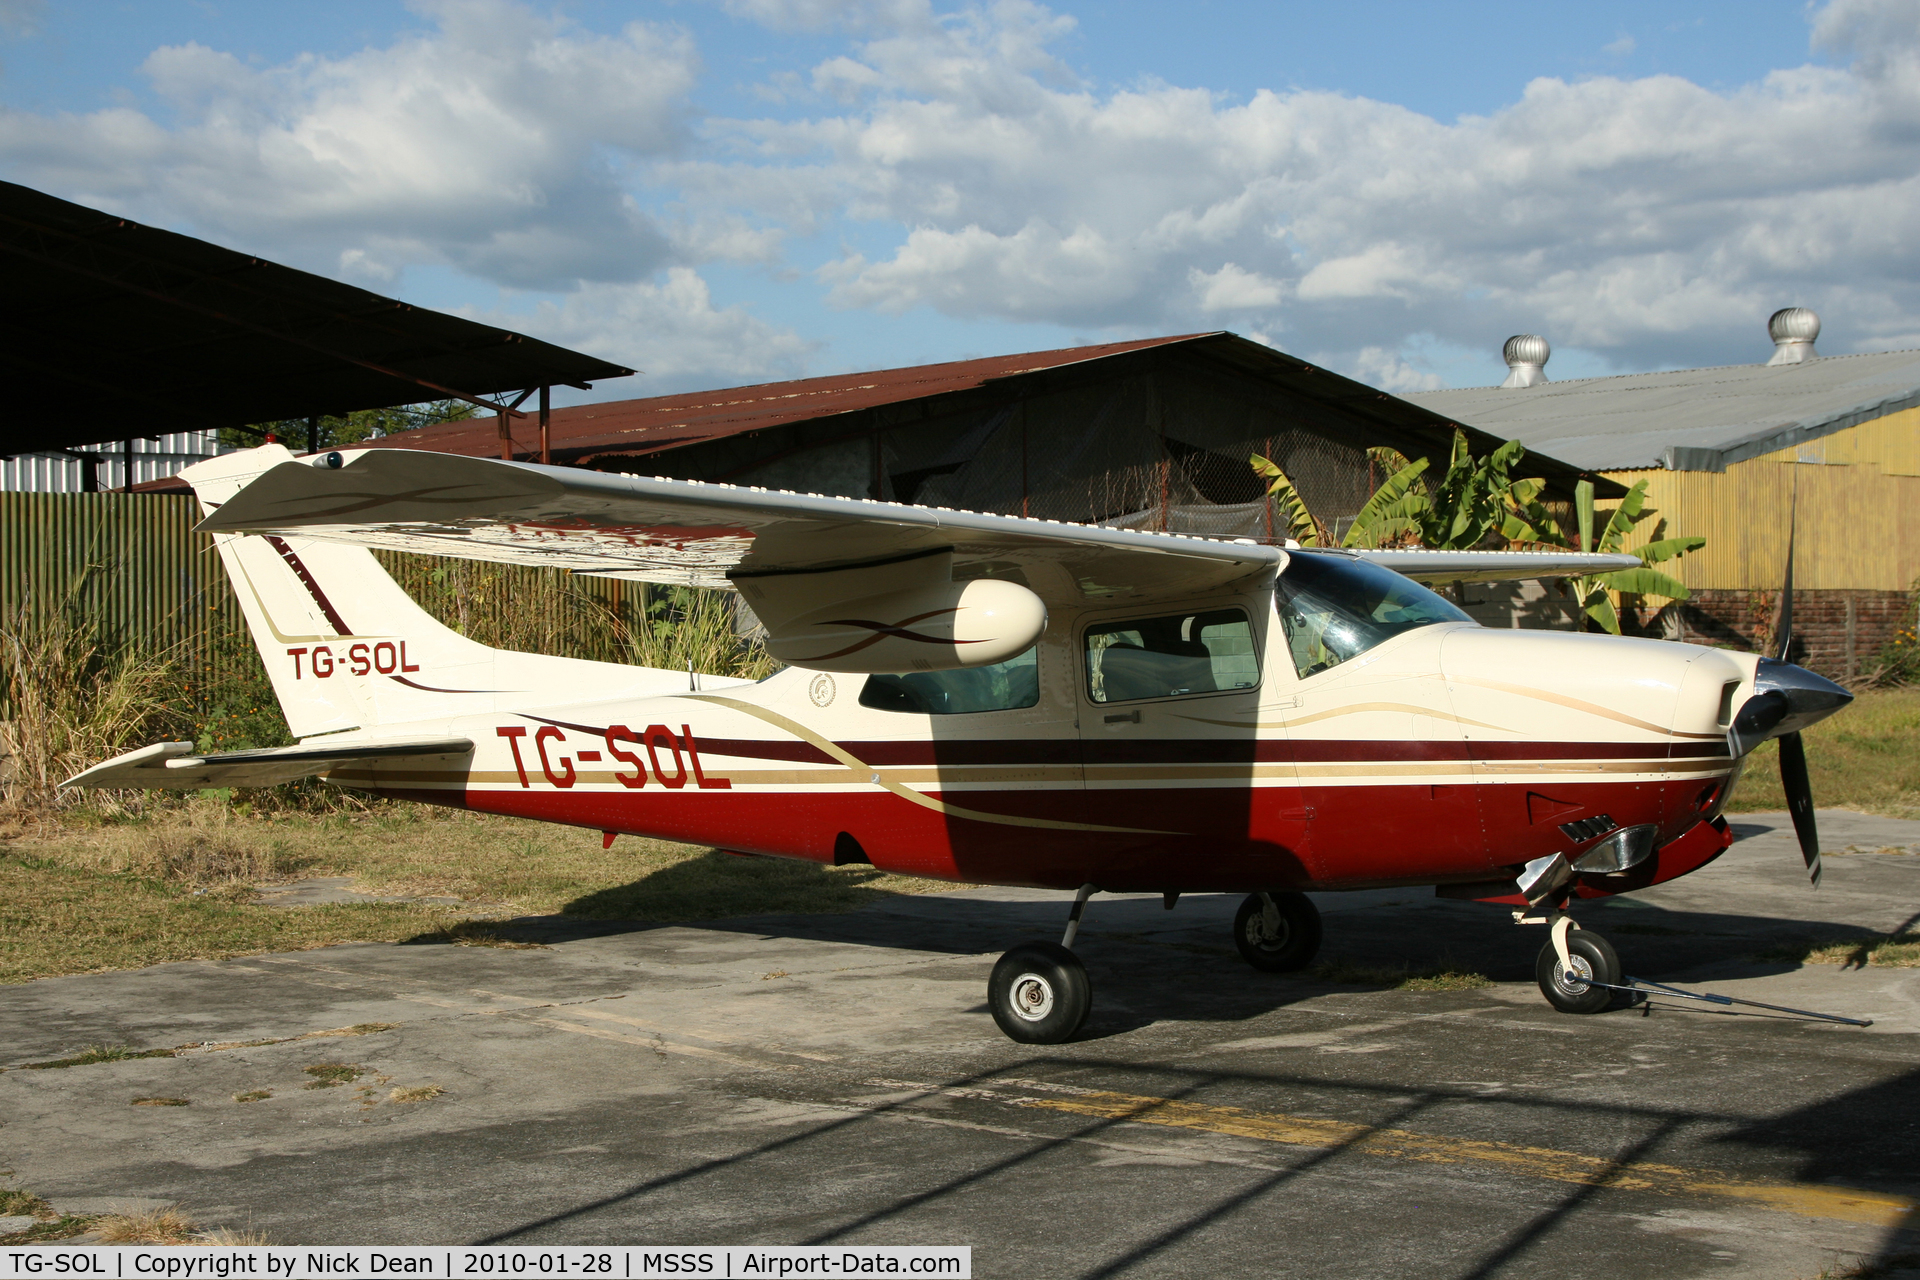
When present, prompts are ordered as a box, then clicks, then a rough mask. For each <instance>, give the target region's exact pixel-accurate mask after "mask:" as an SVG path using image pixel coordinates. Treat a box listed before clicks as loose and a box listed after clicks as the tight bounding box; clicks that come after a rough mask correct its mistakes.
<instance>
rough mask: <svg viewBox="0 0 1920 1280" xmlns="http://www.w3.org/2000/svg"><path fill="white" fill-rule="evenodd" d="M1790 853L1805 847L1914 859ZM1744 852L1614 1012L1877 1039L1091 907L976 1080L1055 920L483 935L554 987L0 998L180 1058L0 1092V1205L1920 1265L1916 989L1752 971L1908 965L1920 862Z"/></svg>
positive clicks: (387, 967) (1692, 903)
mask: <svg viewBox="0 0 1920 1280" xmlns="http://www.w3.org/2000/svg"><path fill="white" fill-rule="evenodd" d="M1821 823H1822V834H1823V836H1824V841H1823V843H1824V844H1825V845H1826V847H1827V848H1829V849H1844V848H1847V847H1848V846H1854V847H1856V848H1874V849H1878V848H1884V847H1905V846H1910V845H1916V844H1920V823H1896V822H1891V821H1889V820H1885V819H1876V818H1867V817H1863V816H1861V815H1849V814H1844V813H1838V812H1829V813H1824V814H1822V815H1821ZM1736 828H1737V830H1738V831H1739V832H1740V834H1741V835H1742V836H1743V839H1742V841H1741V842H1740V843H1739V844H1737V845H1736V846H1735V847H1734V848H1733V849H1732V850H1730V851H1729V852H1728V854H1727V855H1725V856H1724V857H1723V858H1721V859H1720V861H1719V862H1717V863H1716V864H1714V865H1713V866H1711V867H1709V868H1707V869H1706V870H1704V871H1702V872H1700V873H1698V874H1696V875H1694V876H1691V877H1688V878H1686V879H1684V880H1681V881H1678V882H1676V883H1675V884H1673V885H1670V886H1663V887H1661V888H1657V889H1653V890H1649V891H1646V892H1643V893H1640V894H1636V895H1633V896H1632V897H1631V898H1630V899H1620V900H1615V901H1610V902H1607V903H1604V904H1598V905H1594V904H1586V905H1583V906H1582V907H1580V908H1578V911H1577V913H1578V914H1579V916H1580V918H1581V919H1582V921H1583V922H1584V923H1585V924H1586V925H1587V926H1588V927H1590V928H1593V929H1596V930H1598V931H1599V932H1601V933H1603V934H1605V935H1607V936H1608V937H1609V938H1610V940H1611V941H1613V943H1614V944H1615V945H1616V947H1617V948H1618V949H1619V950H1620V952H1621V955H1622V958H1623V960H1624V961H1625V964H1626V968H1627V970H1628V972H1630V973H1634V974H1638V975H1640V976H1642V977H1647V978H1653V979H1656V980H1661V981H1672V982H1678V983H1682V984H1687V983H1693V984H1696V985H1699V986H1700V987H1702V988H1703V989H1707V990H1713V991H1718V992H1722V993H1725V994H1729V995H1738V996H1745V997H1748V998H1752V999H1758V1000H1766V1001H1770V1002H1773V1003H1778V1004H1788V1005H1800V1006H1803V1007H1807V1008H1812V1009H1818V1010H1821V1011H1824V1012H1833V1013H1841V1014H1847V1015H1849V1016H1857V1017H1871V1018H1873V1019H1874V1020H1875V1025H1874V1026H1873V1027H1872V1028H1871V1029H1869V1030H1866V1031H1860V1030H1855V1029H1851V1028H1842V1027H1835V1026H1832V1025H1822V1024H1815V1023H1808V1022H1803V1021H1797V1020H1794V1019H1790V1018H1784V1017H1775V1016H1770V1015H1762V1014H1758V1013H1757V1012H1752V1011H1749V1012H1736V1013H1729V1012H1726V1011H1724V1010H1716V1009H1711V1008H1708V1007H1705V1006H1697V1005H1689V1004H1686V1003H1684V1002H1679V1001H1671V1000H1665V999H1656V1000H1654V1001H1652V1002H1650V1003H1648V1004H1646V1005H1642V1006H1639V1007H1631V1008H1629V1007H1622V1008H1617V1009H1615V1010H1614V1011H1612V1012H1608V1013H1604V1014H1599V1015H1595V1016H1590V1017H1574V1016H1569V1015H1563V1014H1557V1013H1555V1012H1553V1011H1552V1010H1551V1009H1550V1008H1548V1006H1547V1005H1546V1004H1545V1002H1544V1001H1543V1000H1542V999H1541V998H1540V996H1539V994H1538V992H1537V990H1536V989H1535V987H1534V985H1533V981H1532V968H1533V962H1534V958H1535V955H1536V953H1537V952H1538V950H1539V948H1540V947H1541V946H1542V945H1543V944H1544V943H1545V940H1546V939H1545V931H1544V930H1542V929H1539V928H1519V927H1516V926H1514V925H1512V924H1510V923H1509V922H1508V917H1507V914H1506V913H1505V912H1504V911H1503V910H1501V909H1498V908H1490V907H1484V906H1480V905H1477V904H1470V903H1455V902H1447V901H1443V900H1439V899H1435V898H1433V897H1431V896H1430V893H1428V892H1422V891H1418V890H1405V891H1382V892H1376V893H1368V894H1351V895H1326V896H1322V897H1321V898H1320V905H1321V909H1322V911H1323V912H1325V913H1326V945H1325V948H1324V950H1323V953H1322V954H1323V956H1324V957H1326V958H1328V959H1330V960H1340V961H1346V962H1349V963H1350V964H1352V965H1365V966H1373V967H1386V968H1396V967H1401V966H1411V967H1413V968H1414V969H1416V970H1417V969H1420V968H1425V967H1429V966H1432V965H1434V964H1435V963H1441V964H1450V965H1452V966H1454V967H1456V968H1459V969H1462V970H1469V971H1478V972H1481V973H1485V974H1487V975H1489V976H1491V977H1492V978H1494V979H1495V980H1496V985H1494V986H1492V987H1489V988H1482V989H1478V990H1465V991H1434V992H1421V991H1411V990H1397V989H1390V988H1388V987H1386V985H1385V984H1384V983H1382V982H1375V983H1373V984H1371V985H1364V984H1334V983H1329V982H1325V981H1318V980H1314V979H1311V978H1305V977H1296V976H1275V975H1266V974H1260V973H1256V972H1254V971H1253V970H1251V969H1249V968H1247V967H1246V966H1245V965H1244V964H1243V963H1241V961H1240V960H1239V959H1238V958H1237V956H1236V955H1235V954H1234V953H1233V950H1232V943H1231V941H1230V938H1229V936H1228V926H1229V922H1230V920H1231V916H1232V912H1233V909H1234V907H1235V906H1236V905H1237V903H1236V902H1235V901H1234V900H1233V899H1230V898H1227V897H1208V896H1203V897H1195V898H1189V899H1185V900H1183V901H1182V902H1181V903H1180V904H1179V906H1178V908H1177V909H1176V910H1174V911H1172V912H1166V911H1163V910H1162V909H1161V906H1160V902H1159V900H1158V898H1156V897H1146V896H1128V897H1113V898H1109V897H1096V898H1095V899H1094V901H1093V903H1092V904H1091V906H1090V907H1089V909H1088V915H1087V923H1086V926H1085V928H1084V929H1083V931H1082V933H1081V935H1080V942H1079V944H1078V946H1077V950H1078V951H1079V952H1080V954H1081V955H1082V957H1083V958H1084V959H1085V960H1086V962H1087V964H1088V966H1089V969H1090V970H1091V972H1092V976H1093V981H1094V985H1095V1000H1096V1005H1095V1012H1094V1016H1093V1018H1092V1020H1091V1022H1090V1024H1089V1026H1088V1028H1087V1030H1086V1032H1085V1033H1083V1035H1082V1037H1081V1038H1080V1039H1078V1040H1077V1041H1075V1042H1074V1043H1072V1044H1068V1045H1062V1046H1054V1047H1025V1046H1019V1045H1015V1044H1012V1043H1010V1042H1008V1041H1006V1040H1004V1039H1002V1038H1001V1037H1000V1035H999V1033H998V1032H997V1031H996V1030H995V1028H994V1027H993V1024H992V1022H991V1021H990V1019H989V1018H988V1016H987V1014H986V1012H985V1008H984V1004H983V999H984V993H985V983H986V976H987V971H988V969H989V968H990V967H991V965H992V961H993V959H994V957H995V956H997V954H998V953H999V952H1000V951H1002V950H1004V949H1005V948H1006V947H1008V946H1010V945H1012V944H1014V943H1016V942H1020V941H1024V940H1027V939H1029V938H1034V937H1055V938H1057V937H1058V933H1059V928H1060V924H1061V922H1062V919H1063V917H1064V914H1065V906H1066V903H1065V900H1064V896H1063V895H1057V894H1041V893H1033V892H1026V891H1019V890H972V891H960V892H954V893H949V894H941V895H929V896H925V897H911V898H898V899H892V900H889V901H887V902H885V903H882V904H879V905H876V906H873V907H869V908H866V909H863V910H861V911H858V912H854V913H850V914H847V915H839V916H786V917H762V918H756V919H751V920H732V921H723V922H716V923H712V924H707V925H685V926H652V925H619V924H605V923H599V922H594V923H587V922H574V921H564V920H558V919H553V918H545V919H539V920H530V921H523V922H521V925H520V930H521V931H520V932H519V933H516V934H515V936H518V937H524V938H526V939H528V940H538V941H544V942H546V943H547V944H548V945H547V946H546V947H545V948H544V949H533V950H502V949H492V948H479V947H454V946H386V945H357V946H341V947H332V948H327V949H324V950H318V951H309V952H298V953H290V954H284V955H273V956H258V957H251V958H247V959H243V960H232V961H222V962H211V963H199V962H195V963H185V964H172V965H160V966H156V967H154V968H151V969H145V970H139V971H136V972H128V973H112V974H99V975H89V976H84V977H74V978H59V979H49V980H44V981H40V982H34V983H29V984H25V985H23V986H18V987H11V988H4V989H0V1044H4V1046H5V1049H4V1053H5V1056H6V1059H7V1061H8V1062H9V1063H12V1064H20V1063H28V1062H35V1061H44V1060H47V1059H52V1058H56V1057H59V1056H61V1055H63V1054H66V1053H70V1052H72V1051H74V1050H75V1049H78V1048H80V1047H82V1046H85V1045H88V1044H124V1045H128V1046H131V1047H134V1048H150V1047H167V1048H175V1047H180V1046H200V1047H198V1048H192V1049H186V1050H185V1051H183V1052H182V1053H181V1054H180V1055H179V1056H176V1057H173V1058H156V1059H137V1060H130V1061H121V1062H112V1063H101V1064H96V1065H90V1066H83V1067H73V1068H66V1069H60V1070H39V1071H30V1070H9V1071H6V1072H5V1073H4V1074H0V1154H3V1155H4V1162H3V1165H0V1167H7V1168H11V1169H12V1170H13V1171H14V1173H15V1175H16V1179H15V1180H16V1181H17V1183H18V1184H19V1185H24V1186H27V1187H30V1188H32V1189H33V1190H36V1191H38V1192H40V1193H41V1194H43V1195H45V1196H47V1197H48V1198H49V1199H50V1200H51V1201H52V1202H53V1203H54V1205H55V1207H56V1208H62V1209H68V1210H71V1211H76V1212H80V1211H98V1209H97V1206H102V1205H108V1204H124V1205H132V1206H149V1207H150V1206H152V1205H155V1204H162V1203H173V1202H179V1203H180V1204H182V1205H183V1206H185V1207H186V1208H187V1209H188V1210H189V1211H190V1212H191V1213H192V1214H193V1215H194V1216H195V1217H196V1218H197V1219H198V1220H199V1221H200V1223H201V1224H202V1225H203V1226H214V1225H226V1226H233V1227H237V1228H241V1229H253V1230H258V1231H262V1232H264V1233H265V1234H266V1235H267V1237H268V1238H269V1240H271V1241H272V1242H274V1243H334V1242H342V1243H390V1244H397V1243H438V1242H473V1241H481V1240H498V1241H515V1242H525V1243H540V1242H545V1243H593V1242H612V1243H646V1242H659V1243H753V1242H767V1243H809V1242H820V1243H902V1242H931V1243H958V1244H971V1245H973V1246H974V1247H975V1250H976V1253H975V1267H976V1274H979V1275H982V1276H1014V1275H1020V1276H1028V1275H1033V1276H1038V1275H1045V1276H1088V1277H1091V1276H1105V1275H1118V1274H1126V1275H1129V1276H1134V1275H1138V1276H1192V1275H1198V1274H1206V1275H1215V1276H1242V1275H1244V1276H1261V1277H1267V1276H1270V1275H1272V1274H1274V1272H1275V1270H1276V1268H1283V1269H1284V1270H1286V1271H1289V1272H1298V1273H1306V1274H1319V1275H1326V1276H1368V1277H1371V1276H1378V1275H1383V1274H1410V1275H1422V1276H1429V1275H1431V1276H1441V1275H1448V1276H1451V1275H1459V1276H1484V1275H1495V1274H1505V1275H1558V1274H1567V1275H1587V1274H1594V1275H1602V1274H1604V1275H1607V1276H1609V1277H1618V1276H1649V1277H1652V1276H1660V1277H1672V1276H1685V1275H1694V1274H1714V1275H1753V1276H1789V1275H1796V1274H1797V1275H1808V1276H1811V1275H1813V1274H1814V1273H1816V1272H1818V1271H1819V1270H1820V1269H1821V1268H1822V1267H1826V1266H1829V1265H1831V1264H1833V1263H1834V1262H1835V1261H1836V1260H1838V1261H1841V1262H1843V1263H1844V1262H1847V1261H1851V1260H1853V1259H1855V1258H1857V1257H1866V1258H1887V1257H1890V1256H1894V1255H1898V1254H1900V1253H1902V1252H1905V1251H1909V1250H1915V1249H1920V1243H1915V1242H1914V1241H1913V1240H1912V1239H1911V1238H1910V1237H1909V1236H1908V1235H1907V1233H1906V1232H1905V1231H1904V1230H1903V1229H1902V1227H1903V1224H1904V1223H1905V1221H1906V1219H1907V1217H1908V1216H1909V1214H1910V1212H1911V1209H1912V1205H1913V1203H1914V1201H1915V1200H1920V1175H1916V1174H1915V1172H1914V1169H1913V1164H1912V1152H1913V1150H1914V1146H1915V1134H1916V1132H1920V1075H1917V1073H1916V1071H1915V1061H1916V1051H1920V1041H1917V1040H1916V1033H1917V1032H1920V1006H1917V1004H1916V1001H1920V970H1913V969H1885V968H1866V969H1844V968H1841V967H1840V966H1836V965H1807V966H1804V967H1802V966H1798V965H1795V964H1793V963H1790V962H1785V961H1778V960H1771V961H1769V960H1756V959H1755V958H1754V957H1756V956H1757V955H1760V954H1761V953H1764V952H1766V951H1767V950H1768V949H1769V948H1772V947H1777V946H1779V945H1780V944H1782V943H1785V942H1791V941H1794V940H1797V939H1804V938H1807V937H1813V936H1818V937H1827V936H1833V935H1836V934H1841V933H1845V932H1847V931H1849V930H1874V931H1886V930H1891V929H1894V928H1897V927H1899V926H1900V925H1902V924H1903V923H1907V922H1908V921H1909V917H1910V916H1911V915H1912V914H1913V913H1914V911H1915V909H1916V907H1920V903H1917V902H1916V896H1920V895H1916V893H1915V890H1916V888H1920V857H1916V856H1912V855H1907V854H1890V853H1853V854H1847V855H1845V856H1838V857H1833V858H1831V859H1830V860H1829V862H1828V864H1827V872H1826V885H1825V887H1824V888H1823V889H1821V890H1820V891H1819V892H1818V893H1815V892H1813V891H1811V890H1810V889H1808V887H1807V886H1806V882H1805V877H1804V872H1803V871H1802V869H1801V866H1800V860H1799V856H1798V853H1797V851H1796V849H1795V846H1794V843H1793V839H1792V835H1791V829H1790V827H1788V826H1787V824H1786V820H1785V817H1784V815H1742V816H1741V817H1740V818H1739V819H1737V821H1736ZM256 1041H264V1042H269V1043H249V1042H256ZM310 1067H318V1068H321V1069H322V1070H321V1071H320V1072H319V1073H318V1074H315V1073H312V1072H309V1071H308V1070H307V1069H308V1068H310ZM355 1073H357V1074H355ZM349 1075H351V1076H352V1078H351V1079H343V1077H346V1076H349ZM329 1078H331V1079H336V1080H341V1081H342V1082H341V1083H338V1084H334V1085H331V1086H329V1085H327V1084H326V1080H328V1079H329ZM434 1090H439V1091H440V1092H438V1093H434V1092H433V1091H434ZM261 1092H265V1093H268V1094H269V1095H270V1096H267V1097H264V1098H257V1099H255V1100H252V1101H244V1102H242V1101H236V1100H235V1099H236V1097H238V1096H242V1095H247V1094H254V1093H261ZM136 1098H175V1099H185V1100H186V1101H187V1103H188V1105H185V1106H154V1105H141V1106H133V1105H130V1104H131V1103H132V1101H133V1100H134V1099H136ZM408 1099H413V1100H408Z"/></svg>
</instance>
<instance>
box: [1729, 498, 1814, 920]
mask: <svg viewBox="0 0 1920 1280" xmlns="http://www.w3.org/2000/svg"><path fill="white" fill-rule="evenodd" d="M1794 478H1795V480H1798V479H1799V476H1798V475H1796V476H1795V477H1794ZM1799 515H1800V492H1799V485H1798V484H1796V485H1795V486H1794V495H1793V505H1792V506H1791V507H1790V508H1788V514H1787V575H1786V584H1785V585H1784V586H1783V587H1781V589H1780V625H1779V627H1778V628H1777V630H1776V634H1777V637H1778V639H1779V641H1780V645H1779V649H1778V651H1777V652H1776V653H1775V654H1774V661H1776V662H1785V661H1786V660H1787V651H1788V650H1789V649H1791V648H1792V647H1793V538H1794V532H1795V530H1794V526H1795V524H1796V523H1797V522H1798V518H1799ZM1765 696H1766V697H1768V698H1769V699H1779V701H1780V710H1781V714H1780V715H1779V716H1776V717H1775V723H1776V724H1777V723H1778V722H1779V721H1780V720H1781V719H1784V718H1785V713H1786V712H1787V711H1788V710H1789V709H1790V706H1789V704H1790V699H1789V698H1788V697H1786V696H1785V695H1784V694H1782V693H1780V692H1779V691H1775V692H1772V693H1769V694H1767V695H1765ZM1741 710H1742V711H1743V712H1744V711H1745V710H1746V708H1744V707H1743V708H1741ZM1768 710H1771V707H1769V708H1768ZM1780 789H1781V790H1782V791H1785V792H1786V793H1787V812H1788V814H1790V815H1791V816H1792V818H1793V833H1794V834H1795V835H1796V836H1798V837H1800V857H1801V859H1802V860H1803V861H1804V862H1805V863H1806V864H1807V878H1808V879H1809V880H1811V881H1813V887H1814V888H1816V889H1818V888H1819V887H1820V829H1819V826H1818V824H1817V823H1816V822H1815V820H1814V816H1813V784H1812V782H1811V781H1809V780H1808V778H1807V748H1806V744H1805V743H1803V742H1802V741H1801V740H1800V731H1799V730H1798V729H1795V730H1794V731H1793V732H1792V733H1783V734H1781V735H1780Z"/></svg>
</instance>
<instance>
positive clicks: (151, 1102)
mask: <svg viewBox="0 0 1920 1280" xmlns="http://www.w3.org/2000/svg"><path fill="white" fill-rule="evenodd" d="M131 1105H133V1106H136V1107H186V1106H191V1105H193V1104H192V1103H191V1102H189V1101H188V1100H187V1099H186V1098H135V1099H134V1100H133V1102H132V1104H131Z"/></svg>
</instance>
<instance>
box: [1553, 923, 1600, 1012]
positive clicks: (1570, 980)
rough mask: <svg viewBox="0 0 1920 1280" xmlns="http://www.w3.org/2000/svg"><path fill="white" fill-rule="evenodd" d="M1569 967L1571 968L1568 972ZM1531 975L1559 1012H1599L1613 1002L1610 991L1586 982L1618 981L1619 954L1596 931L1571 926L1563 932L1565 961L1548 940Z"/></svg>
mask: <svg viewBox="0 0 1920 1280" xmlns="http://www.w3.org/2000/svg"><path fill="white" fill-rule="evenodd" d="M1569 970H1571V972H1569ZM1533 976H1534V978H1535V979H1536V980H1537V981H1538V982H1539V983H1540V994H1541V995H1543V996H1545V997H1546V998H1547V1003H1548V1004H1550V1005H1552V1006H1553V1007H1554V1008H1556V1009H1558V1010H1559V1011H1560V1012H1562V1013H1599V1012H1600V1011H1601V1010H1602V1009H1604V1008H1606V1007H1607V1006H1608V1005H1610V1004H1612V1003H1613V992H1611V991H1609V990H1608V989H1607V988H1605V987H1596V986H1594V985H1592V984H1591V983H1589V982H1588V981H1587V979H1589V978H1591V979H1593V981H1594V982H1614V983H1617V982H1619V981H1620V957H1619V956H1618V955H1616V954H1614V950H1613V944H1612V943H1611V942H1608V941H1607V940H1606V939H1605V938H1603V937H1601V936H1600V935H1599V934H1597V933H1589V932H1587V931H1586V930H1585V929H1574V930H1571V931H1569V932H1568V934H1567V964H1566V965H1564V966H1563V965H1562V964H1561V963H1560V957H1559V955H1558V954H1557V953H1556V952H1555V951H1554V949H1553V944H1552V943H1551V942H1549V943H1548V944H1547V945H1546V946H1544V947H1542V948H1541V949H1540V958H1539V959H1538V960H1536V961H1535V962H1534V965H1533Z"/></svg>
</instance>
